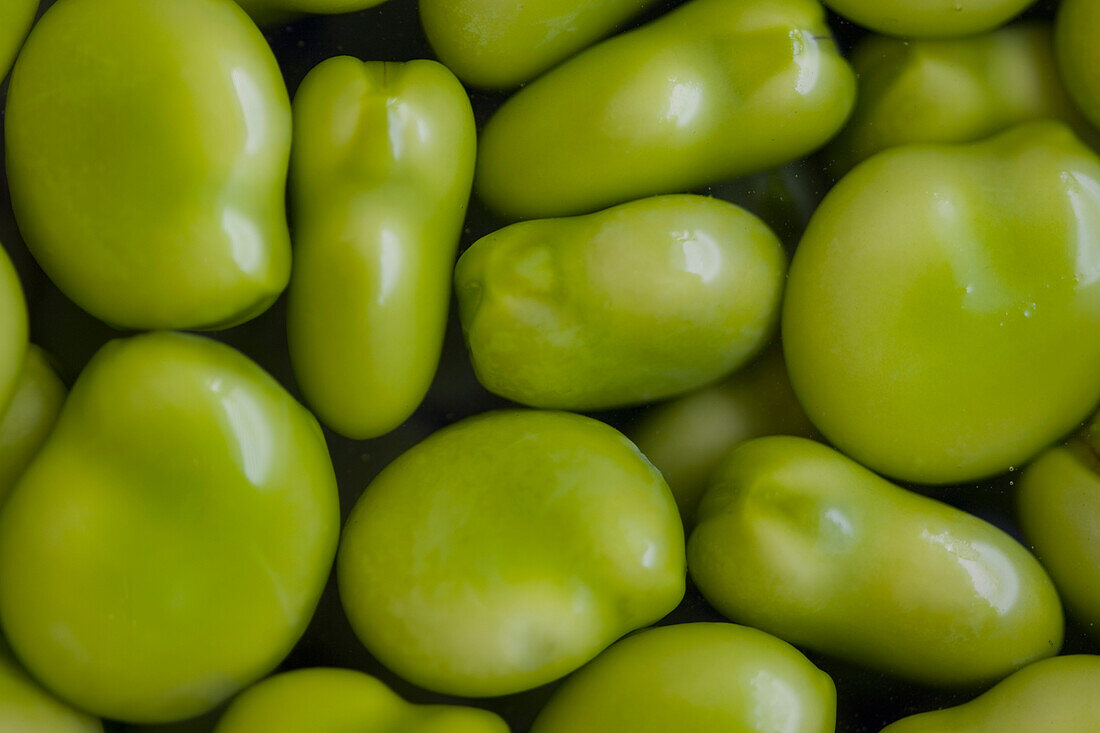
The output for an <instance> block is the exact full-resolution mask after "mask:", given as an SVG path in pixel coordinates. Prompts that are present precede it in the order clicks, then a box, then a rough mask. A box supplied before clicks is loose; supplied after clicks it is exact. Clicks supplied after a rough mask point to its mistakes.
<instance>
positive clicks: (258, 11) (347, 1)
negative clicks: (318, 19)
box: [237, 0, 385, 26]
mask: <svg viewBox="0 0 1100 733" xmlns="http://www.w3.org/2000/svg"><path fill="white" fill-rule="evenodd" d="M383 2H385V0H237V4H238V5H240V6H241V7H242V8H244V10H245V12H246V13H248V14H249V15H251V16H252V19H253V20H255V21H256V22H257V23H260V24H262V25H265V26H266V25H274V24H276V23H283V22H288V21H292V20H294V19H296V18H297V17H298V16H301V15H314V14H316V15H334V14H338V13H352V12H355V11H356V10H365V9H366V8H373V7H374V6H375V5H381V4H382V3H383Z"/></svg>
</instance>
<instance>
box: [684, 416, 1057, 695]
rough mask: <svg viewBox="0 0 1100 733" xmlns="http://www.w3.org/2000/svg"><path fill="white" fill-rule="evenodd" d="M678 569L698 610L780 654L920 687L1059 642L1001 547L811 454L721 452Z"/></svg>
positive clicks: (1052, 615) (951, 515) (881, 483)
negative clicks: (757, 636) (801, 654)
mask: <svg viewBox="0 0 1100 733" xmlns="http://www.w3.org/2000/svg"><path fill="white" fill-rule="evenodd" d="M696 520H697V524H696V528H695V531H694V532H693V533H692V535H691V538H690V540H689V542H688V567H689V569H690V571H691V576H692V578H693V579H694V580H695V583H696V585H698V587H699V589H700V590H701V591H702V593H703V595H704V596H705V597H706V598H707V600H708V601H710V602H711V604H712V605H713V606H714V607H715V608H717V609H718V610H719V611H721V612H722V613H723V614H725V615H726V616H728V617H729V618H730V619H732V620H734V621H737V622H739V623H745V624H749V625H752V626H756V627H758V628H761V629H764V630H765V631H768V632H770V633H773V634H776V635H777V636H780V637H781V638H783V639H786V640H788V641H790V642H791V643H792V644H798V645H800V646H804V647H806V648H810V649H814V650H816V651H819V652H822V653H825V654H830V655H833V656H836V657H840V658H842V659H846V660H848V661H851V662H854V663H857V664H861V665H865V666H868V667H872V668H874V669H878V670H881V671H883V672H887V673H890V674H894V675H897V676H900V677H904V678H907V679H910V680H915V681H918V682H922V683H925V684H934V685H977V684H981V683H983V682H989V681H992V680H995V679H998V678H1000V677H1002V676H1004V675H1005V674H1008V673H1009V672H1012V671H1013V670H1015V669H1017V668H1019V667H1020V666H1022V665H1024V664H1027V663H1028V662H1030V661H1033V660H1035V659H1039V658H1042V657H1046V656H1050V655H1052V654H1054V653H1056V652H1057V651H1058V648H1059V647H1060V646H1061V643H1062V610H1061V605H1060V603H1059V600H1058V596H1057V594H1056V593H1055V590H1054V586H1053V585H1052V584H1051V582H1050V579H1049V578H1048V577H1047V575H1046V573H1044V572H1043V569H1042V568H1041V567H1040V566H1039V564H1038V562H1036V560H1035V558H1033V557H1032V556H1031V555H1029V554H1028V552H1027V550H1025V549H1024V548H1023V547H1021V546H1020V545H1019V544H1017V543H1016V542H1015V541H1014V540H1013V539H1012V538H1011V537H1009V536H1008V535H1006V534H1004V533H1003V532H1001V531H1000V530H999V529H997V528H996V527H994V526H992V525H990V524H987V523H985V522H983V521H981V520H980V519H978V518H976V517H973V516H971V515H969V514H966V513H965V512H962V511H959V510H958V509H954V508H952V507H950V506H947V505H946V504H941V503H939V502H936V501H933V500H931V499H928V498H926V497H923V496H920V495H918V494H915V493H912V492H909V491H905V490H904V489H901V488H899V487H897V486H895V485H893V484H891V483H889V482H888V481H885V480H884V479H881V478H879V477H878V476H876V475H875V474H873V473H871V472H870V471H868V470H867V469H865V468H863V467H861V466H860V465H858V464H857V463H854V462H853V461H851V460H849V459H848V458H845V457H844V456H843V455H841V454H840V453H837V452H836V451H834V450H832V449H831V448H828V447H826V446H824V445H821V444H820V443H815V442H813V441H809V440H805V439H802V438H790V437H773V438H760V439H757V440H752V441H749V442H747V443H743V444H741V445H740V446H738V447H737V448H735V449H734V450H733V451H732V452H731V453H730V455H729V457H728V458H727V459H726V461H725V462H724V464H723V466H722V467H721V468H720V469H719V470H718V471H717V472H716V473H715V478H714V482H713V484H712V487H711V489H710V490H709V491H708V492H707V493H706V494H705V495H704V496H703V500H702V502H701V503H700V505H699V509H698V513H697V516H696Z"/></svg>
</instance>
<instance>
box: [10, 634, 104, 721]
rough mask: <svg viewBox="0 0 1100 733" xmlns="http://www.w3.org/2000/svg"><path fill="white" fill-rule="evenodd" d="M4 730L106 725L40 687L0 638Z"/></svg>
mask: <svg viewBox="0 0 1100 733" xmlns="http://www.w3.org/2000/svg"><path fill="white" fill-rule="evenodd" d="M0 731H3V733H102V731H103V725H102V724H100V722H99V721H98V720H96V719H95V718H92V717H90V716H88V715H85V714H84V713H81V712H78V711H76V710H74V709H72V708H71V707H69V706H68V705H66V704H65V703H63V702H61V701H60V700H58V699H57V698H55V697H54V696H53V695H51V694H50V693H48V692H46V691H45V690H43V689H42V688H41V687H39V686H38V684H37V683H35V681H34V680H32V679H31V678H30V677H28V676H27V673H26V672H24V671H23V669H22V668H21V667H20V666H19V663H18V662H16V661H15V659H14V658H13V657H12V656H11V650H10V649H8V647H7V645H6V644H5V643H4V641H3V639H0Z"/></svg>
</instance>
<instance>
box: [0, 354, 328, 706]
mask: <svg viewBox="0 0 1100 733" xmlns="http://www.w3.org/2000/svg"><path fill="white" fill-rule="evenodd" d="M339 521H340V517H339V502H338V497H337V492H336V480H335V476H334V475H333V470H332V464H331V462H330V460H329V456H328V451H327V449H326V446H325V441H324V437H323V436H322V434H321V430H320V427H319V426H318V425H317V422H316V421H315V420H314V419H313V417H312V416H311V415H310V414H309V413H308V412H307V411H306V410H305V409H304V408H303V407H301V406H300V405H298V404H297V403H296V402H294V400H293V399H292V398H291V397H290V395H288V394H287V393H286V392H285V390H283V388H282V387H280V386H279V385H278V383H276V382H275V380H274V379H272V378H271V377H270V376H268V375H267V374H266V373H265V372H263V371H262V370H261V369H260V368H259V367H258V366H256V365H255V364H254V363H252V362H251V361H249V360H248V359H247V358H245V357H244V356H242V355H241V354H239V353H237V352H236V351H234V350H233V349H231V348H229V347H228V346H224V345H222V344H219V343H216V342H213V341H209V340H207V339H203V338H199V337H197V336H184V335H180V334H172V333H154V334H147V335H144V336H137V337H134V338H131V339H125V340H119V341H112V342H110V343H109V344H107V345H106V346H104V347H103V348H102V349H101V350H100V351H99V352H98V353H97V354H96V356H95V357H94V358H93V359H92V361H91V362H90V363H89V364H88V366H87V367H86V368H85V370H84V372H83V373H82V374H81V376H80V378H79V380H78V381H77V383H76V385H75V386H74V387H73V391H72V393H71V394H70V396H69V398H68V400H67V401H66V402H65V405H64V407H63V408H62V412H61V416H60V418H59V419H58V421H57V425H56V427H55V428H54V431H53V434H52V435H51V436H50V437H49V439H48V440H47V441H46V444H45V446H43V448H42V450H41V451H40V452H39V453H38V455H37V457H36V458H35V459H34V461H33V462H32V463H31V465H30V466H29V467H28V468H27V470H26V472H25V473H24V474H23V476H22V478H21V479H20V480H19V482H18V483H17V484H16V486H15V488H14V490H13V491H12V493H11V494H10V496H9V497H8V499H7V502H6V503H5V505H4V509H3V512H2V513H0V623H2V625H3V631H4V634H5V636H6V637H7V638H8V640H9V641H10V643H11V645H12V647H13V648H14V649H15V650H16V652H17V653H18V656H19V658H20V659H21V660H22V661H23V662H24V663H25V664H26V665H27V667H28V669H29V670H30V671H31V673H32V674H33V675H34V676H35V678H37V679H38V680H40V681H41V682H42V683H43V684H44V685H46V686H47V687H48V688H49V689H51V690H52V691H54V692H55V693H57V694H58V695H59V696H60V697H63V698H64V699H66V700H68V701H70V702H72V703H73V704H74V705H76V706H78V707H80V708H82V709H84V710H88V711H91V712H94V713H96V714H98V715H102V716H103V717H109V718H112V719H117V720H122V721H128V722H140V723H154V722H155V723H159V722H169V721H175V720H182V719H184V718H188V717H191V716H193V715H198V714H201V713H204V712H206V711H208V710H210V709H211V708H213V707H215V706H216V705H218V704H219V703H221V702H222V701H224V700H225V699H227V698H229V697H230V696H232V695H234V694H235V693H236V692H238V691H239V690H241V689H242V688H244V687H245V686H247V685H249V684H251V683H252V682H254V681H256V680H257V679H259V678H260V677H262V676H263V675H265V674H267V673H268V672H270V671H271V670H272V669H273V668H274V667H275V666H276V665H277V664H278V663H279V662H280V661H281V660H282V658H283V657H284V656H285V655H286V654H287V652H289V651H290V649H291V647H292V646H293V645H294V643H295V642H296V641H297V639H298V637H299V636H300V635H301V633H302V632H303V631H304V629H305V626H306V624H307V623H308V621H309V619H310V617H311V616H312V614H313V610H314V607H315V605H316V603H317V599H318V598H319V596H320V594H321V589H322V587H323V586H324V584H325V581H326V580H327V578H328V575H329V569H330V567H331V563H332V559H333V556H334V554H335V550H336V540H337V533H338V531H339ZM2 707H3V706H2V705H0V709H2ZM0 715H2V712H0Z"/></svg>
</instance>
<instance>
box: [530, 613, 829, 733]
mask: <svg viewBox="0 0 1100 733" xmlns="http://www.w3.org/2000/svg"><path fill="white" fill-rule="evenodd" d="M835 724H836V689H835V687H834V686H833V681H832V680H831V679H829V677H828V675H826V674H825V673H824V672H822V671H821V670H819V669H818V668H817V667H815V666H814V665H813V664H811V663H810V661H809V660H808V659H806V658H805V657H804V656H802V655H801V654H800V653H799V652H798V650H796V649H795V648H794V647H792V646H790V645H789V644H787V643H786V642H784V641H781V640H779V639H777V638H775V637H774V636H769V635H768V634H765V633H763V632H761V631H757V630H756V629H750V628H747V627H744V626H735V625H733V624H720V623H718V624H716V623H695V624H682V625H679V626H662V627H660V628H656V629H649V630H647V631H643V632H641V633H638V634H635V635H634V636H631V637H630V638H628V639H624V640H623V641H620V642H619V643H618V644H615V646H613V647H611V648H610V649H608V650H607V651H606V652H604V653H603V654H601V655H600V656H598V657H596V660H595V661H593V662H592V663H591V664H589V665H588V666H587V667H585V668H584V669H582V670H581V671H579V672H577V673H576V674H575V675H573V676H572V677H570V678H569V679H568V680H566V682H565V684H564V685H562V686H561V688H559V689H558V691H557V692H555V693H554V696H553V697H551V698H550V702H549V703H548V704H547V705H546V707H545V708H544V709H543V711H542V712H541V713H540V714H539V717H538V718H537V719H536V721H535V724H534V726H533V727H532V728H531V733H606V731H631V733H667V731H692V732H693V733H730V732H731V731H737V732H738V733H833V731H834V728H835Z"/></svg>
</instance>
